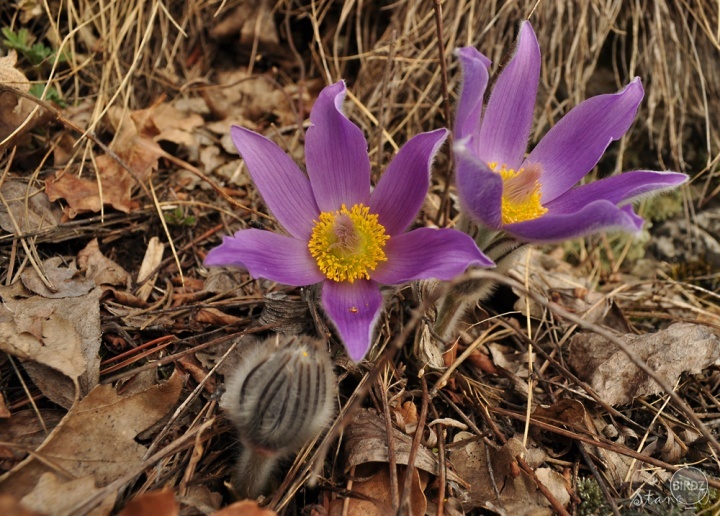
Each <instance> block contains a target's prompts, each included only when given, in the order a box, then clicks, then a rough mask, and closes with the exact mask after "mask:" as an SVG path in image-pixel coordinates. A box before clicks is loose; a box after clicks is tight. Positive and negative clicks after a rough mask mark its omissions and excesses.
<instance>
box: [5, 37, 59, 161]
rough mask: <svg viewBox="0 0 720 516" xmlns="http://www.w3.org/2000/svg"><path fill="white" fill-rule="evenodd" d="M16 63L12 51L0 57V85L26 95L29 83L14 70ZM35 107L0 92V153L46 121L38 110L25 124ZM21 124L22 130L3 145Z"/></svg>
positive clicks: (21, 74) (14, 53)
mask: <svg viewBox="0 0 720 516" xmlns="http://www.w3.org/2000/svg"><path fill="white" fill-rule="evenodd" d="M16 63H17V52H15V51H14V50H10V51H9V52H8V55H6V56H5V57H0V84H5V85H7V86H12V87H13V88H15V89H17V90H19V91H22V92H23V93H27V92H29V91H30V81H28V80H27V78H26V77H25V75H24V74H23V73H22V72H21V71H20V70H18V69H17V68H15V64H16ZM36 107H37V105H36V104H34V103H32V102H30V101H29V100H27V99H25V98H22V97H19V96H18V95H16V94H14V93H11V92H8V91H3V92H0V113H2V116H1V117H0V153H2V151H3V150H5V149H6V148H7V147H8V146H9V145H11V144H12V143H13V141H14V140H17V138H18V137H19V136H21V135H22V134H25V133H26V132H28V131H30V130H31V129H32V128H33V127H35V126H37V125H38V124H40V123H42V122H44V121H46V120H47V119H48V114H45V113H44V111H43V110H42V109H38V111H37V112H36V113H35V115H34V116H33V118H32V120H31V121H30V122H29V123H27V124H25V120H26V119H27V117H28V116H30V114H31V113H32V111H33V109H35V108H36ZM23 124H25V125H24V126H23V128H22V129H21V130H20V132H18V133H17V134H16V135H15V136H14V137H13V139H12V140H9V141H7V142H5V143H3V142H4V141H5V139H6V138H7V137H8V136H10V135H11V134H12V133H13V131H15V130H16V129H17V128H18V127H20V126H21V125H23Z"/></svg>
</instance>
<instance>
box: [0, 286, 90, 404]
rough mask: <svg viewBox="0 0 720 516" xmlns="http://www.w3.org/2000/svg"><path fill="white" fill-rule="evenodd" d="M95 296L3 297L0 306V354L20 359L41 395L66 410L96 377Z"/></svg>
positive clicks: (86, 391)
mask: <svg viewBox="0 0 720 516" xmlns="http://www.w3.org/2000/svg"><path fill="white" fill-rule="evenodd" d="M100 295H101V291H100V290H99V289H95V290H93V291H92V292H90V293H88V294H87V295H85V296H83V297H77V298H67V299H45V298H41V297H37V296H36V297H31V298H28V299H12V298H10V297H4V298H3V306H2V307H0V350H2V351H4V352H6V353H9V354H11V355H13V356H17V357H18V358H20V359H22V360H23V361H24V367H25V370H26V371H27V372H28V374H29V375H30V377H31V378H32V380H33V382H35V384H36V385H37V386H38V387H39V388H40V390H41V391H42V392H43V394H45V395H46V396H47V397H48V398H50V399H51V400H52V401H54V402H55V403H57V404H59V405H61V406H63V407H65V408H69V407H70V406H72V404H73V403H74V401H75V400H77V399H78V398H82V397H83V396H85V394H87V393H88V392H90V390H91V389H92V388H94V387H95V386H96V385H97V383H98V380H99V377H100V357H99V356H98V351H99V348H100V335H101V332H100Z"/></svg>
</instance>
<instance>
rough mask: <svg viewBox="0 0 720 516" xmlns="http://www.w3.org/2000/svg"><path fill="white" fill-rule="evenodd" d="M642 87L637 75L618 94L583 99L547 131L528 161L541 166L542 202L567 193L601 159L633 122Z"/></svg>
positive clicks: (640, 98)
mask: <svg viewBox="0 0 720 516" xmlns="http://www.w3.org/2000/svg"><path fill="white" fill-rule="evenodd" d="M642 98H643V87H642V84H641V83H640V79H639V78H637V77H636V78H635V79H633V80H632V82H630V84H628V85H627V86H625V88H623V89H622V90H621V91H619V92H618V93H613V94H606V95H598V96H596V97H592V98H590V99H587V100H585V101H584V102H581V103H580V104H578V105H577V106H576V107H574V108H573V109H572V110H570V112H569V113H568V114H567V115H565V116H564V117H563V118H562V119H560V121H559V122H558V123H557V124H556V125H555V126H554V127H553V128H552V129H550V130H549V131H548V133H547V134H546V135H545V136H544V137H543V139H542V140H541V141H540V143H538V144H537V146H536V147H535V148H534V149H533V151H532V152H531V153H530V155H529V156H528V157H527V159H526V160H525V162H526V163H539V164H540V165H541V166H542V170H543V172H542V174H543V175H542V177H541V178H540V182H541V184H542V202H543V204H546V203H549V202H550V201H552V200H553V199H555V198H557V197H559V196H560V195H562V194H563V193H565V192H567V191H568V190H569V189H570V188H571V187H572V186H573V185H575V184H576V183H577V182H578V181H580V179H582V178H583V177H584V176H585V175H586V174H587V173H588V172H590V171H591V170H592V169H593V167H594V166H595V165H596V164H597V162H598V161H599V160H600V157H601V156H602V155H603V153H604V152H605V149H607V147H608V145H610V143H612V142H613V141H614V140H618V139H620V138H622V136H623V135H624V134H625V133H626V132H627V130H628V129H629V128H630V125H631V124H632V121H633V119H634V118H635V114H636V113H637V110H638V106H639V105H640V101H641V100H642Z"/></svg>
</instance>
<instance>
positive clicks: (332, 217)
mask: <svg viewBox="0 0 720 516" xmlns="http://www.w3.org/2000/svg"><path fill="white" fill-rule="evenodd" d="M344 98H345V84H344V83H343V82H342V81H340V82H337V83H335V84H333V85H331V86H328V87H326V88H325V89H323V90H322V92H320V95H319V97H318V99H317V101H316V102H315V105H314V106H313V108H312V111H311V113H310V122H311V123H312V125H311V126H310V128H309V129H308V131H307V134H306V138H305V160H306V165H307V172H308V176H305V174H303V173H302V171H301V170H300V169H299V168H298V166H297V165H296V164H295V163H294V162H293V160H292V159H290V157H288V156H287V155H286V154H285V153H284V152H283V151H282V150H280V148H278V146H277V145H275V144H274V143H273V142H271V141H270V140H268V139H267V138H265V137H264V136H261V135H259V134H257V133H254V132H252V131H249V130H247V129H243V128H241V127H233V128H232V138H233V141H234V142H235V146H236V147H237V148H238V151H239V152H240V154H241V155H242V157H243V158H244V160H245V163H246V164H247V167H248V170H249V171H250V175H251V176H252V178H253V181H254V182H255V185H256V186H257V188H258V190H259V191H260V193H261V195H262V196H263V199H264V200H265V203H266V204H267V206H268V208H269V209H270V211H271V212H272V213H273V214H274V215H275V218H276V219H277V221H278V222H279V223H280V225H282V227H283V228H284V229H285V231H287V233H288V235H287V236H286V235H281V234H277V233H272V232H269V231H262V230H258V229H244V230H241V231H238V232H237V233H235V235H234V236H232V237H225V238H224V239H223V243H222V244H221V245H220V246H218V247H216V248H215V249H212V250H211V251H210V252H209V253H208V255H207V258H206V259H205V264H206V265H235V266H238V267H242V268H245V269H247V270H248V271H249V272H250V274H251V275H252V276H253V277H255V278H258V277H263V278H267V279H269V280H272V281H277V282H279V283H284V284H287V285H293V286H303V285H312V284H315V283H322V296H321V302H322V305H323V307H324V309H325V312H326V313H327V315H328V316H329V318H330V319H331V320H332V322H333V323H334V324H335V326H336V328H337V331H338V333H339V335H340V337H341V339H342V341H343V342H344V344H345V346H346V348H347V350H348V354H349V355H350V358H352V359H353V360H356V361H357V360H360V359H362V358H363V357H364V356H365V354H366V353H367V351H368V348H369V347H370V342H371V338H372V334H373V329H374V327H375V323H376V321H377V319H378V316H379V315H380V311H381V309H382V304H383V298H382V295H381V293H380V288H379V286H378V284H379V283H382V284H388V285H396V284H399V283H404V282H406V281H411V280H417V279H428V278H436V279H441V280H449V279H452V278H454V277H455V276H456V275H458V274H460V273H462V272H463V271H464V270H465V269H466V268H467V267H468V266H470V265H479V266H483V267H490V266H492V265H493V263H492V261H491V260H490V259H488V258H487V257H486V256H485V255H483V254H482V253H481V252H480V250H479V249H478V248H477V246H476V245H475V243H474V242H473V241H472V239H471V238H470V237H469V236H467V235H465V234H464V233H461V232H460V231H456V230H453V229H431V228H420V229H415V230H412V231H409V232H405V230H406V229H407V228H408V226H410V224H411V223H412V222H413V220H414V219H415V217H416V215H417V213H418V211H419V210H420V208H421V207H422V204H423V201H424V199H425V195H426V193H427V190H428V187H429V184H430V168H431V165H432V160H433V158H434V156H435V153H436V152H437V150H438V148H439V147H440V146H441V145H442V143H443V142H444V141H445V138H446V137H447V133H448V131H447V130H445V129H439V130H436V131H432V132H429V133H422V134H418V135H417V136H415V137H414V138H412V139H411V140H410V141H409V142H407V144H406V145H405V146H403V148H402V149H400V151H399V152H398V154H397V156H395V158H394V159H393V161H392V163H391V164H390V166H389V167H388V169H387V171H386V172H385V174H384V175H383V177H382V179H381V180H380V181H379V183H378V184H377V186H376V187H375V189H374V190H373V191H372V193H371V192H370V159H369V157H368V153H367V142H366V141H365V137H364V136H363V133H362V131H361V130H360V128H359V127H357V126H356V125H354V124H353V123H352V122H350V120H348V119H347V117H345V115H344V114H343V113H342V111H341V108H342V103H343V99H344Z"/></svg>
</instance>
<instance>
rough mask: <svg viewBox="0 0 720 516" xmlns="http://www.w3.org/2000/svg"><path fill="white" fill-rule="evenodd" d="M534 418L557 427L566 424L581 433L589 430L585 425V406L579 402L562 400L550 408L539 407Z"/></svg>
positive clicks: (534, 412) (534, 413)
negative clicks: (559, 424)
mask: <svg viewBox="0 0 720 516" xmlns="http://www.w3.org/2000/svg"><path fill="white" fill-rule="evenodd" d="M532 415H533V418H535V419H540V420H542V421H547V422H548V423H551V424H554V425H557V424H558V422H560V423H565V424H566V425H568V426H569V427H570V428H573V429H574V430H579V431H585V430H587V426H586V424H585V406H584V405H583V404H582V403H580V402H579V401H577V400H571V399H562V400H559V401H556V402H555V403H553V404H552V405H549V406H543V405H540V406H538V407H537V408H536V409H535V410H534V411H533V414H532Z"/></svg>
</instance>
